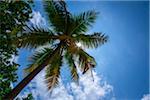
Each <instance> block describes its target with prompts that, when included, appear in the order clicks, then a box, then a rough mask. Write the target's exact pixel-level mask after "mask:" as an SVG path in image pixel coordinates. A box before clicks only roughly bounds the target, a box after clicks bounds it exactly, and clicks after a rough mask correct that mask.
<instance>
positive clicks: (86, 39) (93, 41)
mask: <svg viewBox="0 0 150 100" xmlns="http://www.w3.org/2000/svg"><path fill="white" fill-rule="evenodd" d="M73 38H74V39H75V41H77V42H80V43H81V44H83V46H85V47H88V48H97V47H98V46H100V45H102V44H104V43H106V42H107V41H108V36H106V35H105V34H102V33H94V34H90V35H85V34H78V35H77V36H76V37H73Z"/></svg>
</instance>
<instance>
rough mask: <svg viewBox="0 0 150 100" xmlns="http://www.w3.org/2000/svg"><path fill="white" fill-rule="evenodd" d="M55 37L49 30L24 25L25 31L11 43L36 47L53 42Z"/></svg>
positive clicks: (25, 46) (24, 46)
mask: <svg viewBox="0 0 150 100" xmlns="http://www.w3.org/2000/svg"><path fill="white" fill-rule="evenodd" d="M56 38H57V37H56V36H55V35H54V34H53V32H52V31H51V30H46V29H42V28H39V27H37V26H36V27H35V26H32V27H30V28H29V27H26V29H25V32H24V33H23V34H22V35H21V36H18V37H17V38H16V39H15V40H14V41H13V43H14V44H15V45H17V46H18V47H23V48H37V47H39V46H43V45H45V44H47V43H53V40H54V39H56Z"/></svg>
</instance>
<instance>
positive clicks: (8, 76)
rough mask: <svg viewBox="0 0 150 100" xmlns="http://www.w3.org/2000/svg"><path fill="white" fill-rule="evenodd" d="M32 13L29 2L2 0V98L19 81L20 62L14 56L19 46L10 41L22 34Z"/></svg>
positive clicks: (0, 16)
mask: <svg viewBox="0 0 150 100" xmlns="http://www.w3.org/2000/svg"><path fill="white" fill-rule="evenodd" d="M31 13H32V10H31V7H30V5H29V3H28V2H24V1H19V0H5V1H4V0H3V1H0V100H1V99H2V97H3V96H4V95H6V94H8V93H9V92H10V91H11V89H12V87H11V86H10V84H11V83H12V82H16V81H17V74H16V70H17V67H18V64H16V63H15V61H14V60H13V58H12V55H17V47H16V46H15V45H13V44H12V43H11V42H9V41H11V40H13V39H14V38H15V37H17V36H18V35H19V34H21V31H22V30H23V26H24V25H26V22H27V21H28V20H29V18H31ZM8 42H9V43H8Z"/></svg>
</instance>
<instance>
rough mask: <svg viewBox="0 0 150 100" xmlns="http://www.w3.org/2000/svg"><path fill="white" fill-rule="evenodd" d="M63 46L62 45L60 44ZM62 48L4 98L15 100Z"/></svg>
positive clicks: (5, 99)
mask: <svg viewBox="0 0 150 100" xmlns="http://www.w3.org/2000/svg"><path fill="white" fill-rule="evenodd" d="M60 44H61V43H60ZM60 48H61V45H59V46H58V47H57V48H56V49H55V50H54V51H53V52H52V53H51V54H50V55H49V57H48V58H47V59H46V60H45V63H44V64H41V65H39V66H38V67H37V68H36V69H34V70H33V71H32V72H31V73H30V74H29V75H27V76H26V77H25V78H24V79H23V80H22V81H21V82H20V83H19V84H18V85H17V86H16V87H15V88H14V89H13V90H12V91H11V92H10V93H9V94H7V95H6V96H5V97H4V100H13V99H14V98H15V97H16V96H17V95H18V94H19V93H20V92H21V90H22V89H23V88H24V87H25V86H26V85H27V84H28V83H29V82H30V81H31V80H32V79H33V78H34V77H35V76H36V75H37V74H38V73H39V72H40V71H41V70H42V69H44V67H45V66H46V65H47V62H48V61H50V60H51V59H52V58H53V55H55V53H56V52H57V51H58V50H59V49H60Z"/></svg>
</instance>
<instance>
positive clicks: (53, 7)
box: [44, 0, 69, 33]
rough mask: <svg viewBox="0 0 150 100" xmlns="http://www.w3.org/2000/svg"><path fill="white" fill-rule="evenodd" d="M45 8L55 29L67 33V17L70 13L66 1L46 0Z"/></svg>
mask: <svg viewBox="0 0 150 100" xmlns="http://www.w3.org/2000/svg"><path fill="white" fill-rule="evenodd" d="M44 8H45V11H46V12H47V15H48V18H49V21H50V25H51V26H53V28H54V30H55V31H56V32H64V33H65V31H66V18H67V16H68V15H69V12H67V10H66V3H65V2H64V1H53V0H44Z"/></svg>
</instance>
